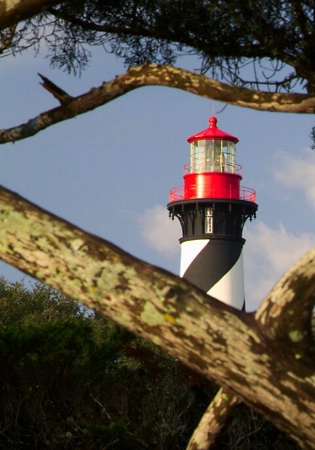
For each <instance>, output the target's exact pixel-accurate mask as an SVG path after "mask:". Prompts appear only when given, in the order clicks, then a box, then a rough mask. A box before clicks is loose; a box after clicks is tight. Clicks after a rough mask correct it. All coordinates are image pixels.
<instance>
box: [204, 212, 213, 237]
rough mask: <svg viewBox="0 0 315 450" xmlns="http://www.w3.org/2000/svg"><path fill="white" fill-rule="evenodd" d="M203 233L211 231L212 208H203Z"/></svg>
mask: <svg viewBox="0 0 315 450" xmlns="http://www.w3.org/2000/svg"><path fill="white" fill-rule="evenodd" d="M205 233H207V234H210V233H213V209H212V208H209V207H208V208H205Z"/></svg>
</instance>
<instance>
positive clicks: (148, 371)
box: [0, 279, 297, 450]
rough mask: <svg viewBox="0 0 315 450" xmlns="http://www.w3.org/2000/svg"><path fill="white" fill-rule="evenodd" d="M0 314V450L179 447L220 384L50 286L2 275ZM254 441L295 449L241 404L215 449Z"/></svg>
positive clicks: (252, 444)
mask: <svg viewBox="0 0 315 450" xmlns="http://www.w3.org/2000/svg"><path fill="white" fill-rule="evenodd" d="M0 317H1V325H0V367H1V370H0V402H1V409H0V426H1V430H2V431H1V433H0V448H1V449H5V450H24V449H32V450H36V449H40V450H42V449H43V450H44V449H50V450H51V449H53V450H54V449H73V448H76V449H86V450H90V449H91V450H94V449H95V450H98V449H115V450H142V449H143V450H145V449H150V450H183V449H185V448H186V445H187V442H188V440H189V438H190V436H191V434H192V432H193V430H194V428H195V427H196V425H197V423H198V421H199V420H200V418H201V416H202V414H203V411H205V409H206V408H207V406H208V404H209V403H210V401H211V399H212V398H213V396H214V394H215V392H216V390H217V388H216V386H214V385H211V384H210V383H209V382H208V381H206V380H204V379H202V378H200V377H199V376H197V375H196V374H194V373H191V372H190V371H189V370H188V369H187V368H185V367H183V366H182V365H181V364H180V362H179V361H177V360H174V359H173V358H172V357H170V356H169V355H167V354H166V353H165V352H163V351H162V350H160V349H159V348H157V347H155V346H154V345H152V344H150V343H148V342H145V341H143V340H142V339H140V338H137V337H135V336H133V335H132V334H130V333H129V332H128V331H126V330H124V329H122V328H120V327H118V326H117V325H115V324H114V323H112V322H110V321H108V320H106V319H104V318H102V317H100V316H98V315H95V314H93V313H92V312H91V311H87V310H85V309H83V308H82V307H81V306H80V305H79V304H78V303H77V302H76V301H75V300H73V299H71V298H69V297H67V296H64V295H62V294H60V293H58V292H56V291H55V290H53V289H51V288H49V287H47V286H44V285H40V284H35V285H34V286H32V287H31V289H29V290H28V289H26V288H25V287H24V285H23V284H22V283H15V284H9V283H7V282H6V281H5V280H4V279H0ZM271 442H272V444H271ZM275 443H277V445H276V444H275ZM273 445H274V446H273ZM252 448H261V449H265V450H267V449H272V448H274V449H276V450H282V449H283V450H284V449H286V450H291V449H292V450H295V449H297V447H296V446H295V444H293V443H291V441H289V440H286V437H285V436H284V435H282V434H281V433H279V431H278V430H276V429H275V428H274V427H273V426H272V425H271V424H269V423H268V422H266V421H264V420H263V419H262V418H261V417H259V416H257V415H256V414H255V413H253V412H252V411H250V410H249V409H248V408H245V407H242V408H241V409H240V410H239V413H238V414H237V415H236V416H235V417H234V418H233V420H232V422H231V424H230V426H229V427H228V428H227V430H226V431H225V433H224V435H223V436H222V439H221V440H220V442H219V444H218V449H220V450H225V449H226V450H228V449H238V450H241V449H243V450H246V449H252Z"/></svg>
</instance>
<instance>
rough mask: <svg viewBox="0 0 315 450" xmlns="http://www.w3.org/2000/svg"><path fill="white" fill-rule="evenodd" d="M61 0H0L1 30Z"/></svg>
mask: <svg viewBox="0 0 315 450" xmlns="http://www.w3.org/2000/svg"><path fill="white" fill-rule="evenodd" d="M58 3H61V1H60V0H0V30H3V29H5V28H7V27H10V26H11V25H14V24H16V23H18V22H21V21H22V20H25V19H28V18H29V17H32V16H34V15H35V14H38V13H40V12H42V11H45V10H47V9H48V8H49V7H52V6H55V5H58Z"/></svg>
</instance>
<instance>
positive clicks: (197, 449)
mask: <svg viewBox="0 0 315 450" xmlns="http://www.w3.org/2000/svg"><path fill="white" fill-rule="evenodd" d="M239 404H240V401H239V399H238V398H237V397H236V396H235V395H234V394H231V393H230V392H229V391H227V390H225V389H220V390H219V391H218V392H217V394H216V396H215V397H214V399H213V400H212V402H211V403H210V405H209V407H208V408H207V410H206V412H205V413H204V415H203V416H202V418H201V421H200V422H199V424H198V427H197V428H196V429H195V431H194V433H193V435H192V437H191V439H190V441H189V444H188V447H187V449H186V450H209V449H210V448H211V446H212V444H214V443H215V441H216V438H217V437H218V436H219V435H220V433H221V431H222V429H223V428H224V426H225V425H226V424H227V422H228V420H229V419H230V418H231V415H232V414H233V412H234V411H235V408H236V407H237V406H238V405H239Z"/></svg>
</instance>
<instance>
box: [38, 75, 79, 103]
mask: <svg viewBox="0 0 315 450" xmlns="http://www.w3.org/2000/svg"><path fill="white" fill-rule="evenodd" d="M38 75H39V76H40V77H41V79H42V80H43V82H42V83H40V84H41V85H42V86H43V88H44V89H46V90H47V91H48V92H50V93H51V94H52V95H53V96H54V97H55V98H56V99H57V100H59V102H60V103H61V104H62V105H63V104H68V103H69V101H70V100H71V99H72V98H73V97H71V95H69V94H67V93H66V92H65V91H64V90H63V89H60V87H59V86H57V85H56V84H55V83H53V82H52V81H50V80H49V79H48V78H46V77H44V75H41V74H40V73H39V74H38Z"/></svg>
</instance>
